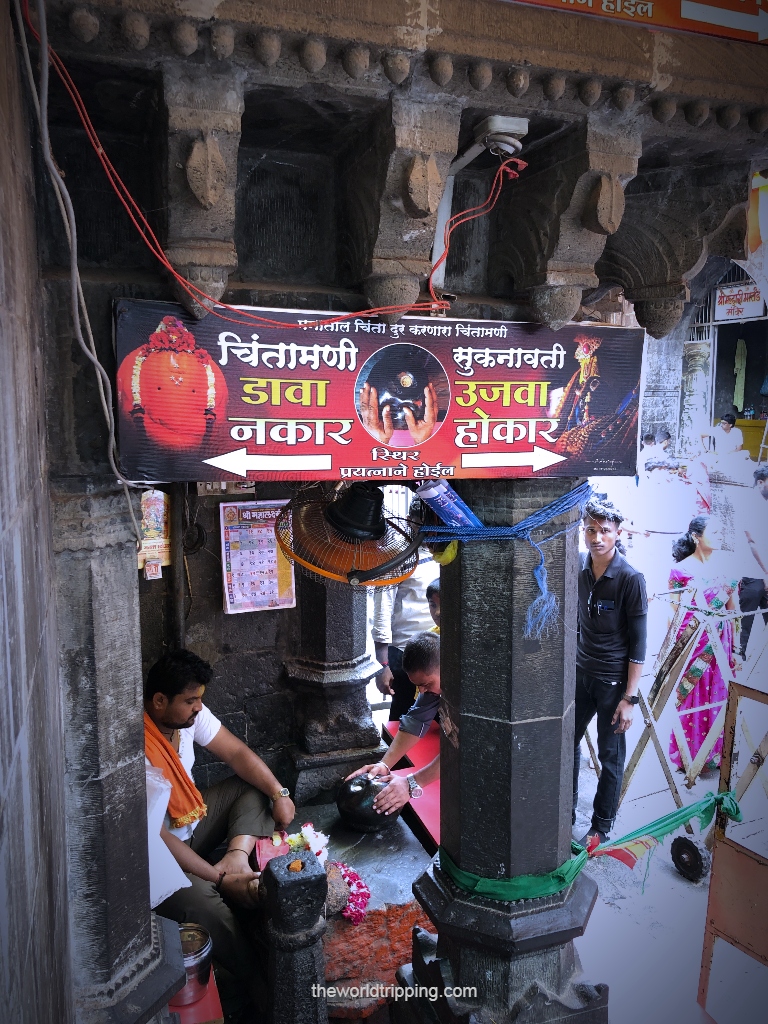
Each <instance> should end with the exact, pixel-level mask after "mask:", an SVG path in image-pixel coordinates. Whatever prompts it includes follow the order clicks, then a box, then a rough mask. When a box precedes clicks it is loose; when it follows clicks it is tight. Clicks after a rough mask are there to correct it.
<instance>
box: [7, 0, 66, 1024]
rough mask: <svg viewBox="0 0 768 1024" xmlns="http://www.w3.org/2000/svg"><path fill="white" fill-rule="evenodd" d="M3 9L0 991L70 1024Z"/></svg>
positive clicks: (27, 305) (19, 105) (49, 661)
mask: <svg viewBox="0 0 768 1024" xmlns="http://www.w3.org/2000/svg"><path fill="white" fill-rule="evenodd" d="M9 15H10V5H8V4H4V5H3V6H2V9H0V131H2V137H3V146H2V147H1V148H0V181H2V191H0V275H1V276H0V381H1V382H2V385H1V386H2V398H1V399H0V636H1V637H2V642H3V653H2V658H1V659H0V992H2V1008H3V1019H4V1020H8V1021H14V1022H15V1024H40V1022H43V1021H51V1022H54V1021H55V1022H57V1024H58V1022H61V1024H65V1022H69V1021H71V1020H72V1006H71V997H70V974H69V931H68V923H67V870H66V844H65V832H66V824H65V817H64V804H63V780H64V755H63V742H62V706H61V700H60V696H59V686H58V677H57V667H56V629H55V619H54V600H53V572H52V555H51V540H50V522H49V512H48V509H49V501H48V486H47V480H46V468H47V467H46V461H47V456H46V450H45V442H44V427H43V407H44V396H43V372H44V370H43V360H42V358H41V353H40V348H39V338H40V319H39V314H38V309H39V290H40V285H39V278H38V267H37V253H36V245H35V236H34V214H33V198H32V180H31V167H30V158H29V137H28V134H27V127H26V123H25V122H26V111H25V109H24V105H23V101H22V94H21V83H20V77H19V74H18V68H17V62H16V53H15V45H14V40H13V35H12V31H11V25H10V19H9Z"/></svg>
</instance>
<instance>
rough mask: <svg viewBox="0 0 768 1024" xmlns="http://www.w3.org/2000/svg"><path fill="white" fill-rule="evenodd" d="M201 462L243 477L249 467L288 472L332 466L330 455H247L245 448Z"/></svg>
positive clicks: (329, 467)
mask: <svg viewBox="0 0 768 1024" xmlns="http://www.w3.org/2000/svg"><path fill="white" fill-rule="evenodd" d="M203 462H204V463H205V464H206V465H207V466H213V467H214V468H215V469H220V470H221V471H222V472H223V473H234V475H235V476H243V477H244V476H246V474H247V473H248V470H249V469H250V470H258V469H260V470H262V471H263V470H269V471H271V472H273V473H274V472H282V473H290V472H291V471H293V470H295V471H297V472H302V471H306V470H312V469H332V468H333V464H332V460H331V456H330V455H249V454H248V449H247V448H236V449H235V451H233V452H226V454H224V455H217V456H215V458H213V459H203Z"/></svg>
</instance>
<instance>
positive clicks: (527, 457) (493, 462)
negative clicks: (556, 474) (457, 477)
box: [461, 445, 567, 473]
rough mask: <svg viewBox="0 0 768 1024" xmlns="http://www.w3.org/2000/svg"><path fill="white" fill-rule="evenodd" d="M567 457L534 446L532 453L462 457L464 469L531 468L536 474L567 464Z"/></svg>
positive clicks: (484, 453)
mask: <svg viewBox="0 0 768 1024" xmlns="http://www.w3.org/2000/svg"><path fill="white" fill-rule="evenodd" d="M566 458H567V456H565V455H557V454H556V453H555V452H551V451H549V449H548V448H539V446H538V445H534V446H533V451H530V452H471V453H470V452H464V453H462V456H461V468H462V469H508V468H511V467H513V466H530V467H531V469H532V470H533V472H534V473H536V472H538V470H540V469H546V468H547V466H555V465H557V463H558V462H565V461H566Z"/></svg>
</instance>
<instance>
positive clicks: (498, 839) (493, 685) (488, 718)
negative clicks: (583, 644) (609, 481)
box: [395, 479, 608, 1024]
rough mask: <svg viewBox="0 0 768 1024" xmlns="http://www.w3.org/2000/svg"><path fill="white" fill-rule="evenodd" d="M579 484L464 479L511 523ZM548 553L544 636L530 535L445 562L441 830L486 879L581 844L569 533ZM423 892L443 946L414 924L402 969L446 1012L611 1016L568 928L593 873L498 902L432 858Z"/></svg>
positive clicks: (466, 489)
mask: <svg viewBox="0 0 768 1024" xmlns="http://www.w3.org/2000/svg"><path fill="white" fill-rule="evenodd" d="M577 483H578V481H577V480H546V479H545V480H520V481H514V480H487V481H483V480H471V481H462V482H461V484H460V485H457V490H460V491H461V494H462V496H463V497H464V499H465V500H466V501H467V502H468V503H469V505H470V506H471V507H472V508H473V509H474V511H475V512H476V513H477V514H478V515H479V516H480V518H481V519H482V520H483V521H484V522H485V523H487V524H489V525H501V524H508V523H516V522H520V520H521V519H524V518H525V517H526V516H528V515H530V514H531V513H532V512H533V511H534V510H535V509H537V508H541V507H542V506H543V505H545V504H547V503H548V502H550V501H552V500H554V499H555V498H557V497H558V496H560V495H562V494H564V493H566V492H567V491H569V490H570V489H571V488H572V487H574V486H575V485H576V484H577ZM577 517H578V510H574V511H573V512H570V513H568V514H567V515H564V516H560V517H558V518H557V519H556V520H553V522H552V523H550V524H549V526H548V529H547V531H546V532H547V533H555V532H557V531H558V530H560V529H563V527H565V526H566V525H568V524H569V523H573V522H575V520H576V519H577ZM546 552H547V568H548V571H549V587H550V590H551V591H552V592H553V593H554V594H556V595H557V597H558V598H559V600H560V617H561V621H560V624H559V628H558V630H557V632H556V633H553V634H552V635H550V636H549V637H548V638H547V639H545V640H543V641H541V642H539V641H535V640H526V639H525V638H524V636H523V627H524V621H525V613H526V609H527V607H528V605H529V604H530V602H531V600H532V599H533V598H534V597H535V595H536V593H537V588H536V584H535V582H534V580H533V576H532V569H533V567H534V566H535V564H536V562H537V559H538V556H537V554H536V552H535V551H534V550H533V549H532V548H531V546H530V545H529V544H528V543H526V542H524V541H514V542H489V543H483V544H466V545H463V546H461V548H460V552H459V555H458V557H457V558H456V560H455V561H454V562H453V563H451V565H449V566H447V567H446V568H444V569H443V571H442V575H441V594H442V616H443V621H442V655H441V665H442V690H443V702H442V711H441V713H444V714H446V715H447V717H448V718H449V720H450V722H451V724H452V725H453V726H455V727H456V728H455V730H454V729H452V730H451V731H450V734H451V736H452V737H453V742H452V741H449V740H448V739H447V738H446V737H445V736H443V737H442V740H441V809H440V829H441V839H442V845H443V847H444V848H445V850H446V851H447V852H448V854H449V855H450V857H451V858H452V860H453V861H454V862H455V863H456V864H457V865H458V866H459V867H460V868H462V869H463V870H465V871H470V872H473V873H475V874H478V875H482V876H483V877H487V878H502V877H513V876H516V875H523V874H544V873H547V872H550V871H553V870H554V869H555V868H557V867H558V866H559V865H560V864H563V863H564V862H565V861H567V860H568V859H569V857H570V855H571V853H570V844H571V799H572V769H573V756H574V753H573V728H574V725H573V715H574V696H573V695H574V683H575V653H576V574H577V568H578V558H577V556H578V548H577V538H576V533H575V531H572V532H570V533H569V534H567V535H563V536H561V537H558V538H557V539H555V540H553V541H551V542H549V543H548V544H547V545H546ZM414 893H415V894H416V898H417V899H418V901H419V903H421V905H422V906H423V907H424V910H425V911H426V913H427V915H428V916H429V918H430V920H431V921H432V922H433V923H434V924H435V925H436V928H437V945H436V946H434V940H430V937H429V935H428V934H427V933H424V932H420V931H419V930H418V929H416V934H415V936H414V952H413V963H412V964H411V965H408V967H406V968H405V969H403V970H402V971H401V972H400V974H399V977H401V980H402V981H403V983H405V984H410V983H413V984H419V985H427V986H430V985H437V986H438V987H439V989H440V992H441V999H440V1007H438V1012H439V1014H440V1019H441V1020H442V1021H444V1022H448V1021H457V1022H458V1021H464V1020H466V1015H467V1014H470V1013H476V1014H477V1015H478V1019H483V1020H485V1019H487V1018H486V1016H485V1015H486V1014H487V1015H488V1017H489V1018H492V1019H493V1020H494V1021H495V1022H496V1024H509V1022H511V1021H526V1022H528V1021H531V1022H533V1021H537V1022H538V1021H554V1020H557V1021H564V1020H571V1019H574V1020H575V1019H578V1020H579V1021H580V1022H585V1024H586V1022H590V1024H592V1022H594V1024H597V1022H601V1024H605V1022H607V1019H608V1007H607V1000H608V991H607V987H605V986H598V987H594V986H592V985H589V984H585V983H583V982H580V981H578V980H576V979H577V976H578V973H579V970H580V968H579V962H578V957H577V955H576V952H575V950H574V947H573V942H572V940H573V939H574V938H575V937H576V936H578V935H581V934H583V931H584V928H585V925H586V922H587V920H588V918H589V915H590V913H591V910H592V907H593V905H594V902H595V900H596V898H597V886H596V885H595V883H594V882H593V881H592V880H591V879H590V878H588V877H587V876H586V875H584V874H582V875H580V876H579V878H578V879H577V880H576V881H575V882H574V883H573V884H572V885H571V886H570V887H569V888H567V889H565V890H564V891H562V892H560V893H558V894H556V895H555V896H551V897H548V898H542V899H533V900H525V901H519V902H517V903H503V902H498V901H495V900H486V899H483V898H481V897H477V896H469V895H468V894H466V893H464V892H463V891H462V890H460V889H458V888H457V887H456V886H455V885H454V884H453V883H452V882H451V881H450V879H449V878H448V877H447V875H446V874H445V873H444V872H442V871H441V870H440V868H439V866H438V862H437V861H436V862H435V863H433V865H431V866H430V868H429V869H428V870H427V872H426V873H425V874H424V875H422V876H421V878H419V879H418V881H417V882H416V883H415V884H414ZM448 985H451V986H474V987H475V988H476V989H477V993H478V996H477V999H476V1000H470V1001H458V1000H455V999H452V998H449V999H446V998H445V996H444V995H442V993H443V989H444V987H445V986H448ZM395 1005H396V1016H395V1020H397V1021H398V1022H401V1024H402V1022H406V1021H408V1022H410V1021H416V1020H420V1019H422V1018H421V1017H420V1016H419V1014H420V1013H421V1012H422V1009H421V1008H420V1007H419V1006H418V1005H416V1003H408V1004H405V1003H403V1004H401V1003H397V1004H395ZM481 1015H482V1016H481ZM424 1019H431V1018H428V1017H425V1018H424Z"/></svg>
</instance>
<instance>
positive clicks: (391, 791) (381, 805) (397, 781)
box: [373, 775, 411, 814]
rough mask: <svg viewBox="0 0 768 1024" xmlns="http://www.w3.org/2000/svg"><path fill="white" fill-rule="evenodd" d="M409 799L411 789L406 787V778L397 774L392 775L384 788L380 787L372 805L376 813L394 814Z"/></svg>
mask: <svg viewBox="0 0 768 1024" xmlns="http://www.w3.org/2000/svg"><path fill="white" fill-rule="evenodd" d="M410 799H411V791H410V789H409V787H408V780H407V779H404V778H401V776H399V775H393V776H392V778H391V780H390V782H389V784H388V785H387V787H386V789H382V791H381V792H380V793H379V795H378V796H377V797H376V799H375V800H374V801H373V807H374V810H375V811H376V813H377V814H394V812H395V811H399V810H400V808H401V807H404V806H405V805H406V804H407V803H408V801H409V800H410Z"/></svg>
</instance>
